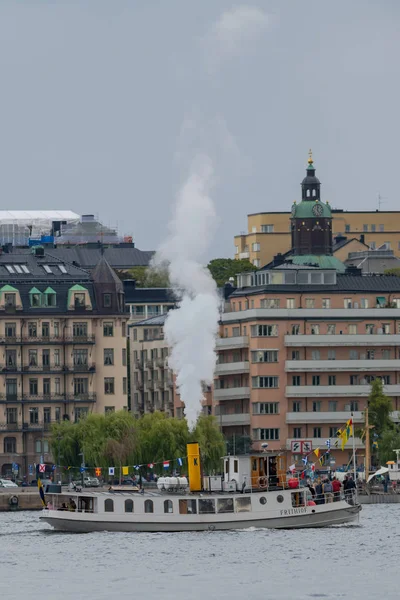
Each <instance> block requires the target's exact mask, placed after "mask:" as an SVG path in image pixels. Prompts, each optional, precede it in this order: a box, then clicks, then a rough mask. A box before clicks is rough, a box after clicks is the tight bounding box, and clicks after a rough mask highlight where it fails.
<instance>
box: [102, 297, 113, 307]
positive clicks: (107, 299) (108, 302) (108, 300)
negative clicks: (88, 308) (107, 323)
mask: <svg viewBox="0 0 400 600" xmlns="http://www.w3.org/2000/svg"><path fill="white" fill-rule="evenodd" d="M111 305H112V298H111V294H103V306H104V308H111Z"/></svg>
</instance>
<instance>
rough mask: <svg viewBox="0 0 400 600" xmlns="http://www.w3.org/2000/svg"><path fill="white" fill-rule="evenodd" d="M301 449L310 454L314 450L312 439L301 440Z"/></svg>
mask: <svg viewBox="0 0 400 600" xmlns="http://www.w3.org/2000/svg"><path fill="white" fill-rule="evenodd" d="M301 451H302V453H303V454H309V453H310V452H312V441H311V440H304V441H303V442H301Z"/></svg>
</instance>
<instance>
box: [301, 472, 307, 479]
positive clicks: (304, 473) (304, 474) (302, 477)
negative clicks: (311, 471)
mask: <svg viewBox="0 0 400 600" xmlns="http://www.w3.org/2000/svg"><path fill="white" fill-rule="evenodd" d="M305 476H306V472H305V471H303V472H302V474H301V475H300V478H301V479H304V478H305Z"/></svg>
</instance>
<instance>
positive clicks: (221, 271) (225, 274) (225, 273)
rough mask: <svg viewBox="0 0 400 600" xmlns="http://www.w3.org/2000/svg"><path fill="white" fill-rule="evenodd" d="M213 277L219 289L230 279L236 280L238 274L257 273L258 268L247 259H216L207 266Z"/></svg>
mask: <svg viewBox="0 0 400 600" xmlns="http://www.w3.org/2000/svg"><path fill="white" fill-rule="evenodd" d="M207 268H208V270H209V271H210V273H211V275H212V277H213V278H214V279H215V281H216V283H217V285H218V286H219V287H223V286H224V285H225V283H226V282H227V281H229V278H230V277H233V278H234V279H235V285H236V275H237V274H238V273H245V272H247V271H256V270H257V267H255V266H254V265H252V264H251V262H250V261H249V260H247V259H243V260H235V259H233V258H214V259H213V260H211V261H210V262H209V263H208V265H207Z"/></svg>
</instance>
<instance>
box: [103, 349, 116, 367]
mask: <svg viewBox="0 0 400 600" xmlns="http://www.w3.org/2000/svg"><path fill="white" fill-rule="evenodd" d="M104 364H105V365H113V364H114V348H104Z"/></svg>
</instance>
